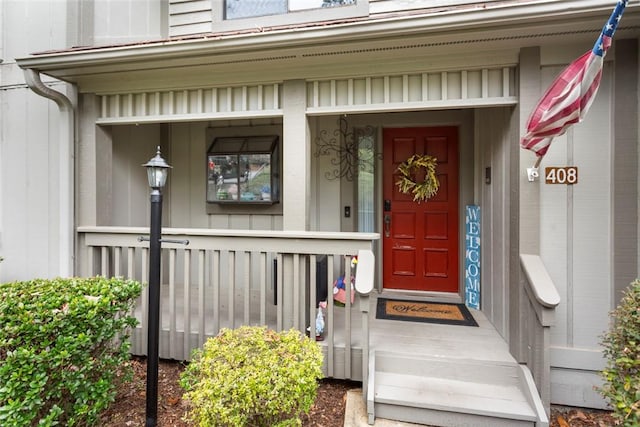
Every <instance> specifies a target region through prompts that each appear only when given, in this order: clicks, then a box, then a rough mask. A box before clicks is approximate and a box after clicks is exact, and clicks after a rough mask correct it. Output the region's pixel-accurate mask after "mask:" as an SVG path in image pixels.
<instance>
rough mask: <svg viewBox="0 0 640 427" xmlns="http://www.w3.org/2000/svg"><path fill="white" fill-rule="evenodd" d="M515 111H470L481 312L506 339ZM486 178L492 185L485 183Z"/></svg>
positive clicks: (508, 109) (515, 145) (491, 109)
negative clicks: (479, 225) (478, 220)
mask: <svg viewBox="0 0 640 427" xmlns="http://www.w3.org/2000/svg"><path fill="white" fill-rule="evenodd" d="M512 115H513V107H500V108H483V109H477V110H475V113H474V122H475V135H476V138H477V140H476V142H475V145H476V151H477V152H476V155H475V158H476V160H475V162H474V164H475V167H476V171H475V173H474V175H475V182H476V191H475V192H476V200H477V201H478V202H477V204H478V205H479V206H480V209H481V221H482V231H481V233H482V236H481V239H480V241H481V253H482V255H481V268H480V274H481V283H480V289H481V291H480V300H481V308H482V312H483V313H484V314H485V315H486V316H487V318H488V319H489V320H490V321H491V323H492V324H493V325H494V326H495V328H496V330H497V331H498V332H499V333H500V334H501V335H502V336H503V337H505V339H508V336H509V326H510V325H509V289H510V287H511V285H510V280H509V270H510V268H512V266H511V265H510V257H509V253H510V250H511V248H510V246H509V243H510V242H511V241H512V239H513V236H511V231H510V227H509V223H510V218H511V217H512V215H511V209H512V206H511V203H510V202H511V201H510V199H509V197H510V194H511V185H512V184H511V183H512V181H513V178H514V177H513V176H512V170H513V167H514V165H513V164H512V163H513V160H512V157H513V150H514V149H516V150H517V142H516V138H515V137H514V134H515V133H514V132H513V131H511V130H510V125H509V123H510V121H511V117H512ZM487 168H489V171H487ZM487 176H489V179H490V181H489V182H487V180H486V179H487Z"/></svg>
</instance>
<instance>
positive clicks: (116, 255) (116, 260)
mask: <svg viewBox="0 0 640 427" xmlns="http://www.w3.org/2000/svg"><path fill="white" fill-rule="evenodd" d="M121 258H122V247H121V246H116V247H114V248H113V275H114V276H115V277H120V276H121V274H120V268H121V266H120V264H121V261H122V260H121Z"/></svg>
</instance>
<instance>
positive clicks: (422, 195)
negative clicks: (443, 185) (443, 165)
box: [396, 154, 440, 203]
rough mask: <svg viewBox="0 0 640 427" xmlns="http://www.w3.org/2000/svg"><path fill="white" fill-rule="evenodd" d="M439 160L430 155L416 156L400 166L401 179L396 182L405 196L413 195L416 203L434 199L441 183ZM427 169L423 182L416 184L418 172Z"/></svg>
mask: <svg viewBox="0 0 640 427" xmlns="http://www.w3.org/2000/svg"><path fill="white" fill-rule="evenodd" d="M437 164H438V159H436V158H435V157H433V156H429V155H428V154H425V155H419V154H414V155H413V156H411V157H409V158H408V159H407V160H406V161H404V162H402V163H401V164H400V166H398V169H397V171H398V174H399V175H400V179H398V181H397V182H396V185H397V186H398V189H399V190H400V192H401V193H403V194H413V201H414V202H418V203H420V202H422V201H425V200H428V199H430V198H431V197H433V196H434V195H435V194H436V193H437V192H438V188H440V182H439V181H438V177H437V176H436V166H437ZM422 168H424V169H425V176H424V180H423V181H422V182H416V180H415V176H416V172H418V171H419V170H420V169H422Z"/></svg>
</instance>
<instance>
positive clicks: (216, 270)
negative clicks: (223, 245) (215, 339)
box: [211, 251, 220, 336]
mask: <svg viewBox="0 0 640 427" xmlns="http://www.w3.org/2000/svg"><path fill="white" fill-rule="evenodd" d="M212 257H213V259H212V266H211V269H212V274H213V298H212V303H213V322H212V323H213V335H214V336H215V335H218V332H219V331H220V251H213V253H212Z"/></svg>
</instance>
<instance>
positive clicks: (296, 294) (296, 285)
mask: <svg viewBox="0 0 640 427" xmlns="http://www.w3.org/2000/svg"><path fill="white" fill-rule="evenodd" d="M300 258H301V257H300V255H299V254H294V255H293V314H292V325H291V326H290V327H292V328H295V329H298V330H301V328H300V288H301V287H302V285H301V284H300Z"/></svg>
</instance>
